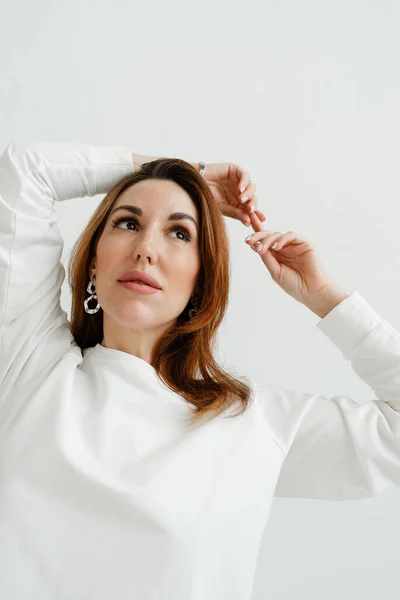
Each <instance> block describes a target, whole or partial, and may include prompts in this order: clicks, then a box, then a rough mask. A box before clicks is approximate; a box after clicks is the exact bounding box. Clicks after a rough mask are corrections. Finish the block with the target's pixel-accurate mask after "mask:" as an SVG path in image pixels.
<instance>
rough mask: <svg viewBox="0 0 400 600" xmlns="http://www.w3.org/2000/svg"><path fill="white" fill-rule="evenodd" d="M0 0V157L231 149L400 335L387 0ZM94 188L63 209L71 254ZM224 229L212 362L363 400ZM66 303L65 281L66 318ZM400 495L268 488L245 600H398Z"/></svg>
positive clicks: (190, 154) (395, 45) (270, 211)
mask: <svg viewBox="0 0 400 600" xmlns="http://www.w3.org/2000/svg"><path fill="white" fill-rule="evenodd" d="M0 6H1V12H0V115H1V118H0V146H1V148H0V150H1V151H3V149H4V148H5V147H6V146H7V145H8V143H10V142H12V141H15V140H24V141H29V140H32V141H38V140H44V141H45V140H47V141H68V142H77V143H89V144H101V145H108V144H109V145H124V146H127V147H129V148H132V152H135V153H140V154H147V155H152V156H176V157H180V158H184V159H186V160H189V161H199V160H204V161H206V162H225V161H232V162H236V163H238V164H240V165H242V166H243V167H245V168H246V169H247V170H248V171H249V172H250V175H251V178H252V180H253V181H254V182H255V183H256V185H257V192H258V198H259V204H260V207H261V209H262V210H263V211H264V212H265V213H266V215H267V219H268V220H267V222H266V226H265V227H266V228H267V229H271V230H273V231H282V232H286V231H289V230H294V231H297V232H299V233H300V234H301V235H304V236H306V237H307V238H308V239H309V240H310V241H311V242H312V243H313V245H314V247H315V248H316V249H317V250H318V253H319V256H320V257H321V259H322V261H323V263H324V265H325V267H326V269H327V270H328V272H329V273H330V274H331V275H332V276H333V277H334V278H335V279H336V280H337V281H338V283H340V284H341V285H342V287H343V288H344V289H345V290H347V292H348V293H350V292H352V291H353V290H357V291H358V292H359V293H360V294H361V295H362V296H363V297H364V298H365V299H366V300H367V301H368V302H369V304H370V305H371V306H372V307H373V308H374V309H375V310H376V311H377V312H378V313H379V314H380V315H381V316H382V317H383V318H385V319H386V320H388V321H389V322H390V323H391V324H392V325H393V326H394V327H396V328H397V329H400V313H399V307H400V303H399V299H400V236H399V222H400V209H399V196H400V182H399V163H400V149H399V148H400V145H399V139H400V117H399V108H400V69H399V67H400V37H399V18H400V5H398V3H397V2H396V1H395V0H393V1H385V0H379V1H378V0H374V1H369V2H365V1H364V2H362V1H361V0H358V1H357V0H345V1H344V0H336V1H335V2H321V1H317V0H314V1H313V0H303V1H302V2H296V1H295V0H286V1H281V2H271V1H265V0H264V1H261V0H259V1H257V2H251V1H247V2H244V3H238V2H236V3H233V2H229V3H228V2H221V1H220V0H215V1H214V2H212V1H210V0H205V1H202V2H199V1H198V2H187V1H186V2H184V1H180V2H179V1H177V0H170V1H168V2H160V1H158V2H157V1H156V2H155V1H152V2H145V3H142V4H140V3H138V2H132V1H129V2H128V1H122V0H114V1H113V2H109V3H107V2H101V1H100V2H99V1H96V2H95V1H94V0H92V1H91V2H82V0H80V1H79V2H78V0H69V1H68V2H65V1H63V2H54V0H53V1H50V0H37V1H35V2H30V1H29V0H14V1H13V2H12V3H11V2H8V3H7V4H6V2H5V0H1V4H0ZM100 200H101V197H99V196H97V197H95V198H86V199H80V200H79V199H77V200H72V201H70V202H65V203H60V204H58V205H57V206H56V210H57V213H58V214H59V217H60V221H59V227H60V230H61V233H62V235H63V237H64V240H65V247H64V253H63V262H64V265H65V266H67V260H68V252H69V251H70V250H71V248H72V245H73V243H74V241H75V239H76V238H77V237H78V235H79V233H80V232H81V231H82V229H83V228H84V225H85V224H86V222H87V220H88V219H89V218H90V215H91V214H92V212H93V210H94V208H95V207H96V206H97V204H98V202H99V201H100ZM228 227H229V232H230V243H231V266H232V288H231V297H230V306H229V311H228V313H227V316H226V319H225V321H224V324H223V326H222V327H221V330H220V336H219V348H218V354H219V356H218V358H219V360H220V361H221V362H223V363H224V366H225V367H226V368H231V367H232V368H233V369H235V370H236V371H237V373H238V374H245V375H248V376H250V377H253V378H254V379H256V380H257V381H258V382H259V383H260V384H263V383H265V384H272V385H278V386H282V387H286V388H289V389H297V390H299V391H303V392H315V393H323V394H324V395H328V396H333V395H337V394H345V395H348V396H351V397H353V398H354V399H356V400H357V401H360V402H362V401H364V400H368V399H371V398H373V397H374V395H373V392H372V391H371V390H370V389H369V388H368V387H367V386H366V385H365V384H364V383H363V382H362V381H360V380H359V379H358V377H357V375H355V373H354V372H353V371H352V369H351V367H350V365H349V364H348V363H347V362H345V361H344V360H343V358H342V356H341V355H340V354H339V352H338V351H337V349H336V348H335V347H333V346H332V345H331V344H330V342H329V341H328V340H327V339H326V338H325V337H324V336H323V335H322V334H321V333H320V332H319V331H318V330H317V329H316V328H315V325H316V323H317V322H318V321H319V318H318V317H317V316H316V315H314V314H313V313H311V312H310V311H309V310H308V309H306V308H305V307H304V306H302V305H300V304H298V303H296V302H295V301H294V300H293V299H292V298H291V297H290V296H288V295H286V294H285V293H284V292H283V291H282V290H281V289H280V288H279V287H278V286H276V285H275V284H274V282H273V281H272V279H271V277H270V275H269V272H268V271H267V269H266V267H265V266H264V265H263V263H262V262H261V259H260V257H259V256H257V254H255V253H254V252H252V250H251V249H250V248H248V247H247V246H246V245H245V243H244V238H245V236H246V235H248V233H249V229H248V228H246V227H244V226H243V225H242V224H240V223H237V222H234V221H232V220H230V221H229V222H228ZM70 300H71V296H70V292H69V289H68V286H67V282H66V281H65V282H64V286H63V292H62V305H63V308H64V310H66V311H67V313H68V316H70ZM399 500H400V490H399V491H398V490H396V491H395V492H390V493H387V494H385V495H383V496H379V497H377V498H371V499H367V500H357V501H351V502H321V501H313V500H299V499H275V501H274V504H273V507H272V512H271V516H270V520H269V522H268V524H267V527H266V530H265V534H264V537H263V541H262V544H261V548H260V555H259V562H258V565H257V571H256V579H255V586H254V593H253V599H252V600H265V599H267V598H268V599H271V600H293V599H294V598H296V600H302V599H307V600H321V598H323V599H324V600H331V599H335V600H336V599H337V600H355V599H362V600H377V599H379V600H395V599H396V600H398V598H399V597H400V574H399V570H398V554H399V550H398V540H399V534H400V502H399ZM35 600H36V599H35ZM171 600H173V599H171ZM221 600H228V599H221Z"/></svg>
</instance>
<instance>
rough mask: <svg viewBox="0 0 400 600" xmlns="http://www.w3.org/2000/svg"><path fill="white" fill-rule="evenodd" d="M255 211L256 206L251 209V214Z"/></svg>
mask: <svg viewBox="0 0 400 600" xmlns="http://www.w3.org/2000/svg"><path fill="white" fill-rule="evenodd" d="M255 210H256V207H255V206H251V208H250V214H251V213H253V212H254V211H255Z"/></svg>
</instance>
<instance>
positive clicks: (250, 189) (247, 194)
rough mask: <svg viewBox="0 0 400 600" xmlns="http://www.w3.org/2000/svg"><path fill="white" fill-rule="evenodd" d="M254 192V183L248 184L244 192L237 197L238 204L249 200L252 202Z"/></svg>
mask: <svg viewBox="0 0 400 600" xmlns="http://www.w3.org/2000/svg"><path fill="white" fill-rule="evenodd" d="M255 192H256V185H255V183H253V182H250V183H249V185H248V186H247V187H246V189H245V191H244V192H243V193H241V194H240V196H239V202H240V204H244V203H245V202H249V200H252V199H253V197H254V195H255Z"/></svg>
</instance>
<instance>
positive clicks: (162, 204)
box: [90, 179, 200, 346]
mask: <svg viewBox="0 0 400 600" xmlns="http://www.w3.org/2000/svg"><path fill="white" fill-rule="evenodd" d="M123 205H130V206H131V207H135V208H132V210H134V211H135V213H136V214H132V213H131V212H129V210H128V209H125V208H124V209H122V208H121V209H119V210H117V209H118V207H121V206H123ZM121 218H126V221H121V222H119V223H117V224H115V225H114V226H113V222H115V221H117V219H121ZM198 228H199V214H198V210H197V207H196V206H195V204H194V202H193V201H192V199H191V198H190V196H189V194H187V192H185V191H184V190H183V189H182V188H181V187H180V186H179V185H177V184H176V183H175V182H173V181H169V180H156V179H148V180H145V181H141V182H139V183H137V184H134V185H132V186H131V187H129V188H127V189H126V190H124V191H123V192H122V193H121V194H120V195H119V197H118V198H117V200H116V202H115V205H114V208H113V210H112V211H111V214H110V215H109V217H108V220H107V222H106V226H105V228H104V231H103V233H102V236H101V238H100V240H99V243H98V246H97V253H96V261H95V263H96V264H95V267H96V268H95V269H92V270H91V272H90V274H91V276H92V275H93V273H95V274H96V294H97V297H98V301H99V302H100V305H101V307H102V309H103V312H104V321H103V328H104V334H105V337H106V335H108V339H111V338H112V339H114V340H116V339H120V340H121V338H122V340H121V346H123V345H124V339H123V338H124V336H127V335H128V336H129V334H132V332H129V329H133V330H135V331H136V332H139V331H142V332H143V333H144V332H145V331H147V330H152V331H153V332H155V331H158V332H159V333H161V332H162V331H163V330H166V329H167V328H168V327H169V326H170V325H171V324H173V323H174V322H175V321H176V319H177V317H178V316H179V315H180V314H181V312H182V311H183V310H184V308H185V307H186V305H187V303H188V302H189V300H190V297H191V295H192V293H193V292H194V288H195V283H196V279H197V275H198V273H199V268H200V255H199V232H198ZM131 270H139V271H144V272H145V273H146V274H148V275H150V276H151V277H153V278H154V279H155V280H156V281H157V282H158V283H159V287H160V288H161V289H160V290H157V291H156V292H155V293H152V294H145V293H142V292H141V291H133V290H130V289H127V288H125V287H123V286H122V285H121V283H119V281H118V280H119V279H120V277H121V276H122V275H123V274H124V273H126V272H127V271H131ZM125 342H127V339H126V338H125ZM125 345H126V344H125Z"/></svg>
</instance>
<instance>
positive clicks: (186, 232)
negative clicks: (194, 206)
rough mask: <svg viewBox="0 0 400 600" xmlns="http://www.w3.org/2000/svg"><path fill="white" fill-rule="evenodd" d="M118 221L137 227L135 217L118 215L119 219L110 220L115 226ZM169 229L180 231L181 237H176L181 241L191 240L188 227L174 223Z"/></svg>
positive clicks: (114, 226)
mask: <svg viewBox="0 0 400 600" xmlns="http://www.w3.org/2000/svg"><path fill="white" fill-rule="evenodd" d="M120 223H133V224H134V226H135V227H137V223H136V221H135V219H132V218H131V217H119V219H116V220H115V221H112V227H113V228H116V227H118V225H119V224H120ZM129 231H134V230H133V229H130V230H129ZM170 231H174V232H175V231H176V232H177V233H181V234H183V237H180V238H178V239H179V240H182V241H183V242H191V241H192V236H191V235H190V232H189V230H188V229H186V227H183V225H174V226H173V227H171V228H170Z"/></svg>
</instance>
